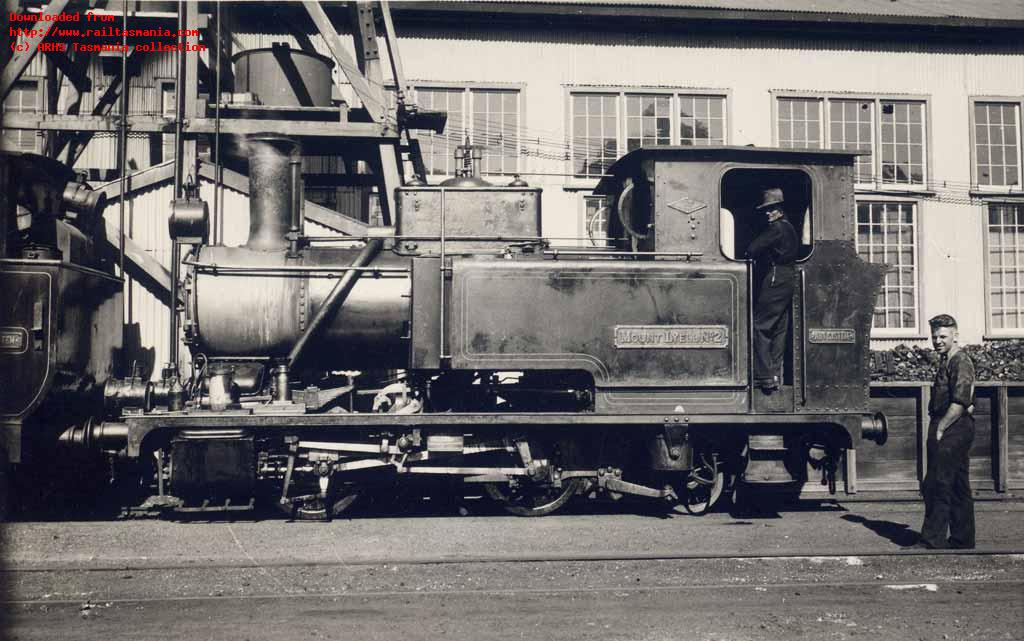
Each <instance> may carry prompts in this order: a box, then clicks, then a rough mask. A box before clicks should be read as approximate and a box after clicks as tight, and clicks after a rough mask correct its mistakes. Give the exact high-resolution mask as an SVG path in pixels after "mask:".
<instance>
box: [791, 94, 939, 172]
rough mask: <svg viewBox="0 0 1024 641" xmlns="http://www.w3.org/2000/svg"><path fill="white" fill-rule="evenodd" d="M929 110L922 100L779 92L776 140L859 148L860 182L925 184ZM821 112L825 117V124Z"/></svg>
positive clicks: (797, 145) (803, 145) (816, 146)
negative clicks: (824, 124)
mask: <svg viewBox="0 0 1024 641" xmlns="http://www.w3.org/2000/svg"><path fill="white" fill-rule="evenodd" d="M926 112H927V105H926V103H925V102H924V101H923V100H895V99H887V98H875V97H872V98H849V97H845V96H778V98H777V102H776V114H777V115H776V140H777V141H778V145H779V146H780V147H787V148H809V149H845V150H848V151H856V152H859V153H860V154H861V155H860V156H858V157H857V161H856V181H857V182H858V183H860V184H868V183H879V184H881V185H909V186H920V187H923V186H924V185H925V183H926V179H927V172H926V169H927V166H926V160H925V159H926V151H927V149H926V144H925V134H926V131H927V123H926ZM822 113H824V114H826V117H827V126H824V127H822V126H821V122H822Z"/></svg>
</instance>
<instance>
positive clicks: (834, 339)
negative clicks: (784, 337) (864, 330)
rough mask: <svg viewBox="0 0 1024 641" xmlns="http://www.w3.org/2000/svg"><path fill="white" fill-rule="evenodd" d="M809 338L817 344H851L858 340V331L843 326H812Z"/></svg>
mask: <svg viewBox="0 0 1024 641" xmlns="http://www.w3.org/2000/svg"><path fill="white" fill-rule="evenodd" d="M807 340H809V341H810V342H812V343H814V344H816V345H849V344H851V343H856V342H857V332H856V331H854V330H852V329H843V328H812V329H811V330H810V331H809V332H808V333H807Z"/></svg>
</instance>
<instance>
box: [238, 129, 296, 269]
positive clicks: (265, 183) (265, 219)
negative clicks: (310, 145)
mask: <svg viewBox="0 0 1024 641" xmlns="http://www.w3.org/2000/svg"><path fill="white" fill-rule="evenodd" d="M247 151H248V153H249V240H248V241H246V243H245V246H246V247H248V248H249V249H255V250H259V251H277V250H282V249H286V248H287V247H288V238H287V234H288V230H289V229H290V228H291V224H292V207H293V194H292V188H293V181H292V169H291V168H292V161H293V159H294V160H300V159H301V156H300V155H299V144H298V143H297V142H295V141H294V140H292V139H291V138H285V137H283V136H271V135H260V136H254V137H252V138H250V139H249V140H248V143H247Z"/></svg>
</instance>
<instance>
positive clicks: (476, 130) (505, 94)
mask: <svg viewBox="0 0 1024 641" xmlns="http://www.w3.org/2000/svg"><path fill="white" fill-rule="evenodd" d="M521 94H522V92H521V91H520V90H519V89H507V88H490V87H486V88H485V87H430V86H422V87H416V102H417V104H418V105H419V106H420V107H423V108H424V109H432V110H437V111H444V112H447V113H448V123H447V124H446V125H445V130H444V133H442V134H434V133H430V134H421V135H420V151H421V152H422V154H423V163H424V165H426V168H427V173H428V174H430V175H434V176H454V175H455V171H456V169H458V167H457V166H456V160H455V149H456V148H457V147H459V146H460V145H464V144H466V142H467V141H468V142H469V143H470V144H473V145H479V146H481V147H482V148H483V150H482V151H483V153H482V165H483V166H482V167H479V168H478V170H479V171H480V173H482V174H508V175H511V174H514V173H516V172H518V171H519V139H520V131H521V128H522V127H521V124H520V113H521V112H522V108H521V105H520V100H521Z"/></svg>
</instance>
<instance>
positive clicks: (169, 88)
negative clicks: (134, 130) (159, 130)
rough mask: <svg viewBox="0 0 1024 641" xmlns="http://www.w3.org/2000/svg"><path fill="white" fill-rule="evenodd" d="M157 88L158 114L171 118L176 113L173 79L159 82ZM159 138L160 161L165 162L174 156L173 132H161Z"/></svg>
mask: <svg viewBox="0 0 1024 641" xmlns="http://www.w3.org/2000/svg"><path fill="white" fill-rule="evenodd" d="M157 88H158V89H159V91H160V115H161V116H162V117H164V118H171V119H173V118H174V116H175V114H177V113H178V104H177V93H176V92H175V91H174V81H173V80H168V81H163V82H160V83H159V84H158V85H157ZM160 138H161V140H160V162H166V161H168V160H171V159H173V158H174V152H175V147H174V134H163V135H162V136H161V137H160Z"/></svg>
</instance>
